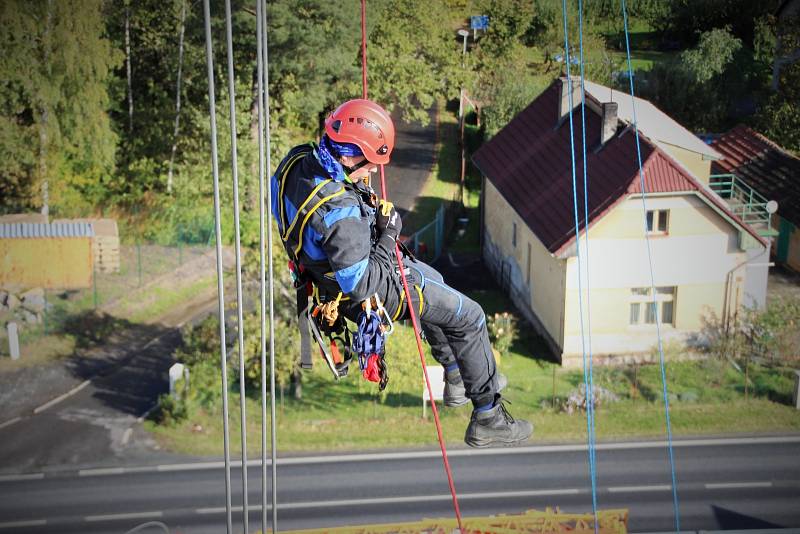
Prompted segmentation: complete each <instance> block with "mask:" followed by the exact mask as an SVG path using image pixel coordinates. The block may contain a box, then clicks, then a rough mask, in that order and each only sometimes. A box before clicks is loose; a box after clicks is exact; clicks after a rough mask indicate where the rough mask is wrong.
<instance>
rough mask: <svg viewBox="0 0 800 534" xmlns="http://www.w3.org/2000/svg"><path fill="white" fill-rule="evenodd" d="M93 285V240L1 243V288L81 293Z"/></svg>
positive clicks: (35, 240)
mask: <svg viewBox="0 0 800 534" xmlns="http://www.w3.org/2000/svg"><path fill="white" fill-rule="evenodd" d="M91 285H92V241H91V239H90V238H88V237H86V238H36V239H18V238H17V239H0V286H2V287H8V288H21V289H26V288H31V287H42V288H45V289H79V288H87V287H90V286H91Z"/></svg>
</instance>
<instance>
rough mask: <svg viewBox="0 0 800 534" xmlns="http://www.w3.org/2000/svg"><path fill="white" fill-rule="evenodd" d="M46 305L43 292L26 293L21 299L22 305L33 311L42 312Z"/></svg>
mask: <svg viewBox="0 0 800 534" xmlns="http://www.w3.org/2000/svg"><path fill="white" fill-rule="evenodd" d="M46 305H47V302H46V301H45V300H44V294H42V295H29V294H26V296H25V297H24V298H23V299H22V307H23V308H25V309H26V310H30V311H32V312H34V313H40V312H43V311H44V308H45V306H46Z"/></svg>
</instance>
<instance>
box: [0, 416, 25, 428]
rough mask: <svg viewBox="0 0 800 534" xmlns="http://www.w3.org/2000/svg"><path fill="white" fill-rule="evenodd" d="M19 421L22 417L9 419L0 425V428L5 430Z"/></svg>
mask: <svg viewBox="0 0 800 534" xmlns="http://www.w3.org/2000/svg"><path fill="white" fill-rule="evenodd" d="M19 421H22V417H15V418H14V419H9V420H8V421H6V422H4V423H0V428H5V427H7V426H11V425H13V424H14V423H17V422H19Z"/></svg>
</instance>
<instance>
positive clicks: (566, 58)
mask: <svg viewBox="0 0 800 534" xmlns="http://www.w3.org/2000/svg"><path fill="white" fill-rule="evenodd" d="M562 12H563V15H564V62H565V63H566V65H567V84H568V86H569V106H570V109H569V112H568V115H569V142H570V156H571V157H572V201H573V209H574V217H575V245H576V246H575V254H576V257H577V262H578V310H579V313H580V317H581V319H580V323H581V345H582V349H583V373H584V384H585V386H586V427H587V428H586V430H587V440H588V452H589V477H590V480H591V484H592V513H593V514H594V528H595V533H597V532H598V519H597V477H596V473H595V465H594V459H595V455H594V436H593V428H594V423H593V417H594V411H593V409H592V397H591V390H590V387H589V380H588V378H587V376H586V369H587V366H586V330H585V326H584V321H583V282H582V273H583V269H582V268H581V251H580V229H579V223H578V185H577V178H576V172H575V166H576V165H575V127H574V125H573V121H572V112H573V109H574V103H573V99H572V78H571V77H570V69H569V63H570V59H569V30H568V27H567V0H562ZM585 160H586V155H585V142H584V165H585ZM584 176H585V173H584ZM584 188H585V184H584ZM587 230H588V228H587ZM587 278H588V276H587ZM587 282H588V280H587Z"/></svg>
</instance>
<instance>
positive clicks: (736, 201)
mask: <svg viewBox="0 0 800 534" xmlns="http://www.w3.org/2000/svg"><path fill="white" fill-rule="evenodd" d="M708 185H709V187H710V188H711V190H712V191H714V192H715V193H716V194H718V195H719V196H721V197H722V198H724V199H725V200H727V201H728V205H729V206H730V208H731V211H732V212H733V213H734V215H736V216H738V217H739V218H740V219H742V220H743V221H744V222H745V223H747V224H750V225H757V224H764V225H766V227H767V229H769V228H770V213H769V211H767V203H768V202H769V201H768V200H767V198H766V197H764V196H763V195H761V194H760V193H759V192H758V191H756V190H755V189H753V188H752V187H750V186H749V185H748V184H747V183H745V182H744V181H743V180H742V179H741V178H738V177H737V176H736V175H735V174H712V175H711V176H710V177H709V184H708Z"/></svg>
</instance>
